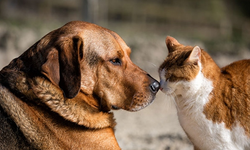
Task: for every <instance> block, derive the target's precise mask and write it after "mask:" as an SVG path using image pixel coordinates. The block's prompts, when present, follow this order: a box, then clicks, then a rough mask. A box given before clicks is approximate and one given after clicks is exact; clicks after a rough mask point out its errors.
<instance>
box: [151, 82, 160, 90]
mask: <svg viewBox="0 0 250 150" xmlns="http://www.w3.org/2000/svg"><path fill="white" fill-rule="evenodd" d="M150 89H151V91H152V92H153V93H157V92H158V90H159V89H160V84H159V82H158V81H154V82H153V83H151V84H150Z"/></svg>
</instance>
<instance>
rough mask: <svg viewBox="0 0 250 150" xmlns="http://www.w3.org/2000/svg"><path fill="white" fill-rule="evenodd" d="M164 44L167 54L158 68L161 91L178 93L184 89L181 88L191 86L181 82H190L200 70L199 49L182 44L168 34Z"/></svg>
mask: <svg viewBox="0 0 250 150" xmlns="http://www.w3.org/2000/svg"><path fill="white" fill-rule="evenodd" d="M166 45H167V48H168V56H167V58H166V59H165V60H164V62H163V63H162V64H161V66H160V68H159V75H160V80H161V81H160V84H161V90H162V92H164V93H166V94H172V93H173V92H175V94H178V93H179V92H183V90H185V89H183V88H193V87H189V85H187V86H185V85H183V84H186V83H190V82H191V81H193V80H194V79H196V78H197V76H198V74H199V73H200V72H201V49H200V48H199V47H198V46H195V47H192V46H184V45H182V44H180V43H179V42H178V41H177V40H176V39H175V38H173V37H170V36H168V37H167V38H166ZM197 86H199V85H197ZM197 86H196V87H197ZM197 88H198V87H197ZM180 94H181V93H180Z"/></svg>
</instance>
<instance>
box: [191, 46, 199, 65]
mask: <svg viewBox="0 0 250 150" xmlns="http://www.w3.org/2000/svg"><path fill="white" fill-rule="evenodd" d="M200 60H201V49H200V47H199V46H195V47H194V48H193V50H192V52H191V53H190V55H189V57H188V61H189V62H198V61H200Z"/></svg>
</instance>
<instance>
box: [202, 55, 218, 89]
mask: <svg viewBox="0 0 250 150" xmlns="http://www.w3.org/2000/svg"><path fill="white" fill-rule="evenodd" d="M201 65H202V70H201V72H202V73H203V75H204V77H205V78H207V79H208V80H211V81H212V82H213V86H216V85H214V81H217V80H218V79H219V78H220V75H221V69H220V68H219V66H218V65H217V64H216V63H215V62H214V60H213V59H212V58H211V56H210V55H209V54H208V53H207V52H205V51H203V50H202V53H201Z"/></svg>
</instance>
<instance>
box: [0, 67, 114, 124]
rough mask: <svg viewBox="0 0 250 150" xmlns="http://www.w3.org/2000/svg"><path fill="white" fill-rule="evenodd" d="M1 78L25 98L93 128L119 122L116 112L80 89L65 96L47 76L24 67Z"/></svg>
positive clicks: (13, 90) (12, 89)
mask: <svg viewBox="0 0 250 150" xmlns="http://www.w3.org/2000/svg"><path fill="white" fill-rule="evenodd" d="M14 74H18V75H14ZM13 76H15V77H13ZM13 79H14V80H13ZM1 80H2V81H1V82H2V83H4V85H6V84H8V85H6V86H7V87H8V88H10V89H11V91H12V92H13V93H14V94H17V95H18V97H20V96H21V97H23V98H22V99H23V100H25V101H28V102H32V103H34V102H35V103H37V104H39V103H42V104H45V105H46V106H48V107H49V108H50V109H51V110H52V111H53V112H56V113H58V114H59V115H60V116H61V117H63V118H64V119H66V120H68V121H71V122H74V123H76V124H78V125H82V126H85V127H87V128H91V129H101V128H106V127H112V128H113V127H114V126H115V125H116V123H115V121H114V115H113V113H110V112H102V111H100V110H99V109H98V108H95V107H93V105H90V104H89V103H88V100H89V99H92V98H93V97H90V96H87V95H85V94H84V93H82V92H79V93H78V94H77V96H76V97H74V98H72V99H67V98H65V97H64V95H63V92H62V90H61V89H59V88H58V87H57V86H55V85H53V84H52V83H51V82H50V81H48V80H47V79H45V78H43V77H33V78H32V79H30V78H27V77H26V76H25V74H24V73H23V72H21V71H19V72H16V71H13V72H12V73H10V74H9V76H5V78H1ZM9 80H11V81H9ZM31 100H32V101H31ZM34 100H35V101H34Z"/></svg>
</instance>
